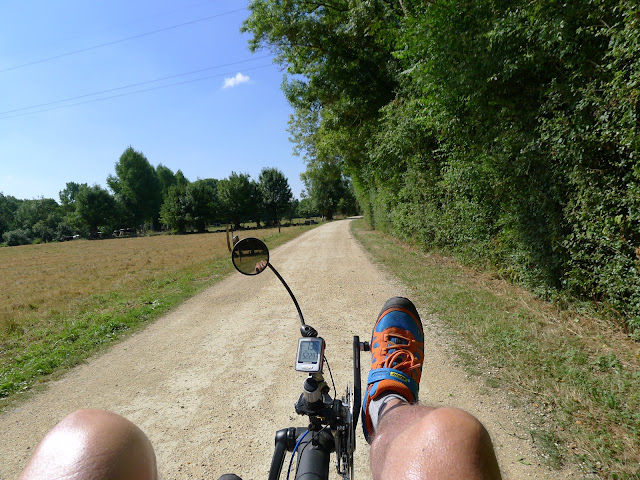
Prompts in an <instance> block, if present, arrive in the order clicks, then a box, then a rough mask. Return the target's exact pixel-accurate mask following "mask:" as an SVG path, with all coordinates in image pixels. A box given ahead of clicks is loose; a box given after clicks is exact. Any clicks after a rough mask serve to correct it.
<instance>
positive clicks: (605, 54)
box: [244, 0, 640, 336]
mask: <svg viewBox="0 0 640 480" xmlns="http://www.w3.org/2000/svg"><path fill="white" fill-rule="evenodd" d="M639 5H640V4H639V3H638V1H637V0H598V1H576V2H551V1H547V2H532V1H529V0H505V1H497V2H496V1H495V0H491V1H489V0H473V1H471V0H468V1H459V0H455V1H454V0H439V1H436V2H427V1H423V0H399V1H393V2H390V1H386V0H369V1H366V2H354V1H348V0H326V1H323V2H308V1H305V0H291V1H287V2H281V1H278V0H254V1H252V2H251V4H250V9H251V15H250V17H249V18H248V20H247V21H246V22H245V26H244V29H245V31H248V32H250V33H251V34H252V35H253V38H252V40H251V47H252V48H253V49H254V50H256V49H259V48H268V49H270V50H271V51H274V52H275V53H276V54H277V55H278V57H277V58H278V59H279V61H280V62H281V64H282V65H283V66H285V67H286V69H287V72H288V74H290V77H289V79H288V81H286V82H285V84H284V91H285V94H286V96H287V98H288V99H289V101H290V103H291V105H292V106H293V107H294V109H295V115H294V117H293V119H292V121H291V133H292V135H293V137H294V140H295V141H296V143H297V146H298V148H299V150H300V152H301V153H302V154H303V155H305V157H306V161H307V163H308V165H309V169H308V172H314V171H321V170H322V169H326V168H336V166H337V167H338V168H340V169H342V171H343V172H344V173H346V174H348V175H349V176H350V177H351V178H352V179H353V182H354V184H355V187H356V192H357V197H358V199H359V201H360V204H361V205H362V207H363V209H364V210H365V212H366V217H367V218H368V220H369V222H370V223H371V224H372V225H373V226H375V227H376V228H379V229H382V230H385V231H389V232H392V233H394V234H395V235H397V236H399V237H402V238H404V239H408V240H411V241H413V242H416V243H419V244H420V245H422V246H423V247H424V248H425V249H441V250H446V251H449V252H453V253H455V254H457V255H459V256H460V257H461V258H463V259H465V260H467V261H470V262H474V263H480V264H490V265H491V266H492V267H493V268H497V269H498V270H499V271H501V272H502V273H503V274H504V275H505V276H508V277H510V278H512V279H514V280H516V281H520V282H523V283H525V284H527V285H529V286H530V287H532V288H533V289H534V290H535V291H537V292H539V293H540V294H542V295H545V296H549V297H557V296H558V295H560V294H562V295H566V294H569V295H570V296H574V297H577V298H581V299H585V300H589V301H592V302H594V303H595V304H596V305H598V306H599V307H601V308H602V309H603V310H604V311H606V313H607V314H608V315H609V316H610V318H613V319H616V320H617V321H618V323H619V324H620V326H621V327H622V328H624V329H626V330H627V331H629V332H632V331H634V330H635V331H636V336H638V334H640V273H639V269H640V155H639V154H640V131H639V130H638V127H639V125H640V103H639V102H640V61H639V59H640V6H639Z"/></svg>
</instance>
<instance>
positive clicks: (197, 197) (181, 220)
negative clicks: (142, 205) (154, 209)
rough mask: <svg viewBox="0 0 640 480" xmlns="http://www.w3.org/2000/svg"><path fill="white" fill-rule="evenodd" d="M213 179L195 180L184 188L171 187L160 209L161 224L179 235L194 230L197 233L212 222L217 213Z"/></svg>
mask: <svg viewBox="0 0 640 480" xmlns="http://www.w3.org/2000/svg"><path fill="white" fill-rule="evenodd" d="M213 185H217V181H216V180H214V179H206V180H196V181H195V182H193V183H189V184H188V185H186V186H180V185H173V186H172V187H170V188H169V192H168V193H167V197H166V199H165V201H164V203H163V204H162V208H161V209H160V219H161V221H162V223H164V224H165V225H168V226H169V227H171V228H173V229H174V230H176V231H178V232H179V233H184V232H186V231H187V228H188V227H193V228H195V229H196V230H197V231H198V232H199V233H203V232H205V231H206V226H207V225H208V224H210V223H212V222H213V220H214V219H215V217H216V215H217V213H218V199H217V195H216V190H215V188H214V187H213Z"/></svg>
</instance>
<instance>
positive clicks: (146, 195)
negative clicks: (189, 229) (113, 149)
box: [107, 147, 162, 226]
mask: <svg viewBox="0 0 640 480" xmlns="http://www.w3.org/2000/svg"><path fill="white" fill-rule="evenodd" d="M115 170H116V176H113V175H109V177H108V178H107V183H108V185H109V188H111V190H112V191H113V192H114V193H115V194H116V196H117V198H118V201H119V202H120V203H121V205H122V206H123V207H124V209H125V212H126V217H127V220H128V221H129V222H131V225H129V226H138V225H141V224H143V223H145V222H149V223H151V224H152V226H153V223H154V221H155V219H156V218H157V217H158V214H159V212H160V206H161V205H162V187H161V184H160V180H159V179H158V175H157V173H156V170H155V169H154V168H153V167H152V166H151V164H150V163H149V161H148V160H147V158H146V157H145V156H144V155H143V154H142V153H141V152H137V151H135V150H134V149H133V148H132V147H129V148H127V149H126V150H125V151H124V153H123V154H122V155H121V156H120V160H118V162H117V163H116V165H115Z"/></svg>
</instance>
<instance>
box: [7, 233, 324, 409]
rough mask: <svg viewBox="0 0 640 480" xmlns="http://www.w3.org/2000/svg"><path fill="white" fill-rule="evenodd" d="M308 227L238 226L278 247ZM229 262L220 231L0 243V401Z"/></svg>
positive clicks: (144, 319)
mask: <svg viewBox="0 0 640 480" xmlns="http://www.w3.org/2000/svg"><path fill="white" fill-rule="evenodd" d="M310 228H313V227H309V226H300V227H290V228H283V229H282V231H281V233H278V230H277V229H264V230H252V231H251V232H241V233H240V235H241V236H242V237H246V236H257V237H259V238H262V239H263V240H264V241H265V242H267V243H268V245H269V247H270V248H275V247H277V246H278V245H281V244H283V243H285V242H287V241H289V240H291V239H292V238H294V237H296V236H298V235H300V234H301V233H304V232H305V231H307V230H309V229H310ZM232 271H234V270H233V266H232V264H231V259H230V254H229V252H228V250H227V244H226V236H225V234H224V233H210V234H202V235H158V236H150V237H138V238H124V239H112V240H95V241H88V240H81V241H74V242H65V243H55V244H43V245H27V246H24V247H11V248H2V249H0V277H1V278H3V279H4V281H3V288H2V292H0V408H5V407H7V406H8V405H10V404H12V403H13V402H14V401H16V400H17V399H18V398H19V397H22V396H23V395H20V394H21V393H25V392H28V391H30V390H31V389H32V388H33V387H34V386H35V385H38V384H40V383H42V382H43V381H45V380H47V379H49V378H51V377H52V376H55V375H57V374H59V373H60V372H61V371H64V370H65V369H66V368H68V367H71V366H73V365H76V364H78V363H79V362H81V361H83V360H84V359H86V358H87V357H88V356H90V355H91V354H93V353H95V352H96V351H99V350H100V349H102V348H104V347H105V346H108V345H111V344H112V343H113V342H115V341H116V340H118V339H121V338H123V337H124V336H126V335H128V334H130V333H131V332H133V331H135V330H137V329H139V328H140V327H141V326H143V325H145V324H148V323H149V322H151V321H153V320H154V319H156V318H158V317H159V316H160V315H162V314H163V313H165V312H167V311H168V310H170V309H172V308H173V307H175V306H176V305H178V304H180V303H181V302H183V301H184V300H185V299H187V298H188V297H191V296H193V295H194V294H196V293H198V292H200V291H201V290H203V289H204V288H206V287H208V286H211V285H213V284H214V283H216V282H218V281H220V280H222V279H223V278H225V277H226V276H227V275H228V274H229V273H231V272H232Z"/></svg>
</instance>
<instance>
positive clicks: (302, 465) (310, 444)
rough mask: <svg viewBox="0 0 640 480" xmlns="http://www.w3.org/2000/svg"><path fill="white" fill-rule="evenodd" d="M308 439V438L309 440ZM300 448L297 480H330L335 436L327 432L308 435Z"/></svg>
mask: <svg viewBox="0 0 640 480" xmlns="http://www.w3.org/2000/svg"><path fill="white" fill-rule="evenodd" d="M307 437H308V438H307ZM307 437H305V438H304V439H303V440H302V441H301V442H300V445H299V446H298V465H297V466H296V477H295V478H296V480H328V478H329V462H330V459H331V452H333V451H334V450H335V443H334V440H333V435H331V433H330V432H328V431H326V430H321V431H320V432H314V433H313V434H311V432H309V434H307Z"/></svg>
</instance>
